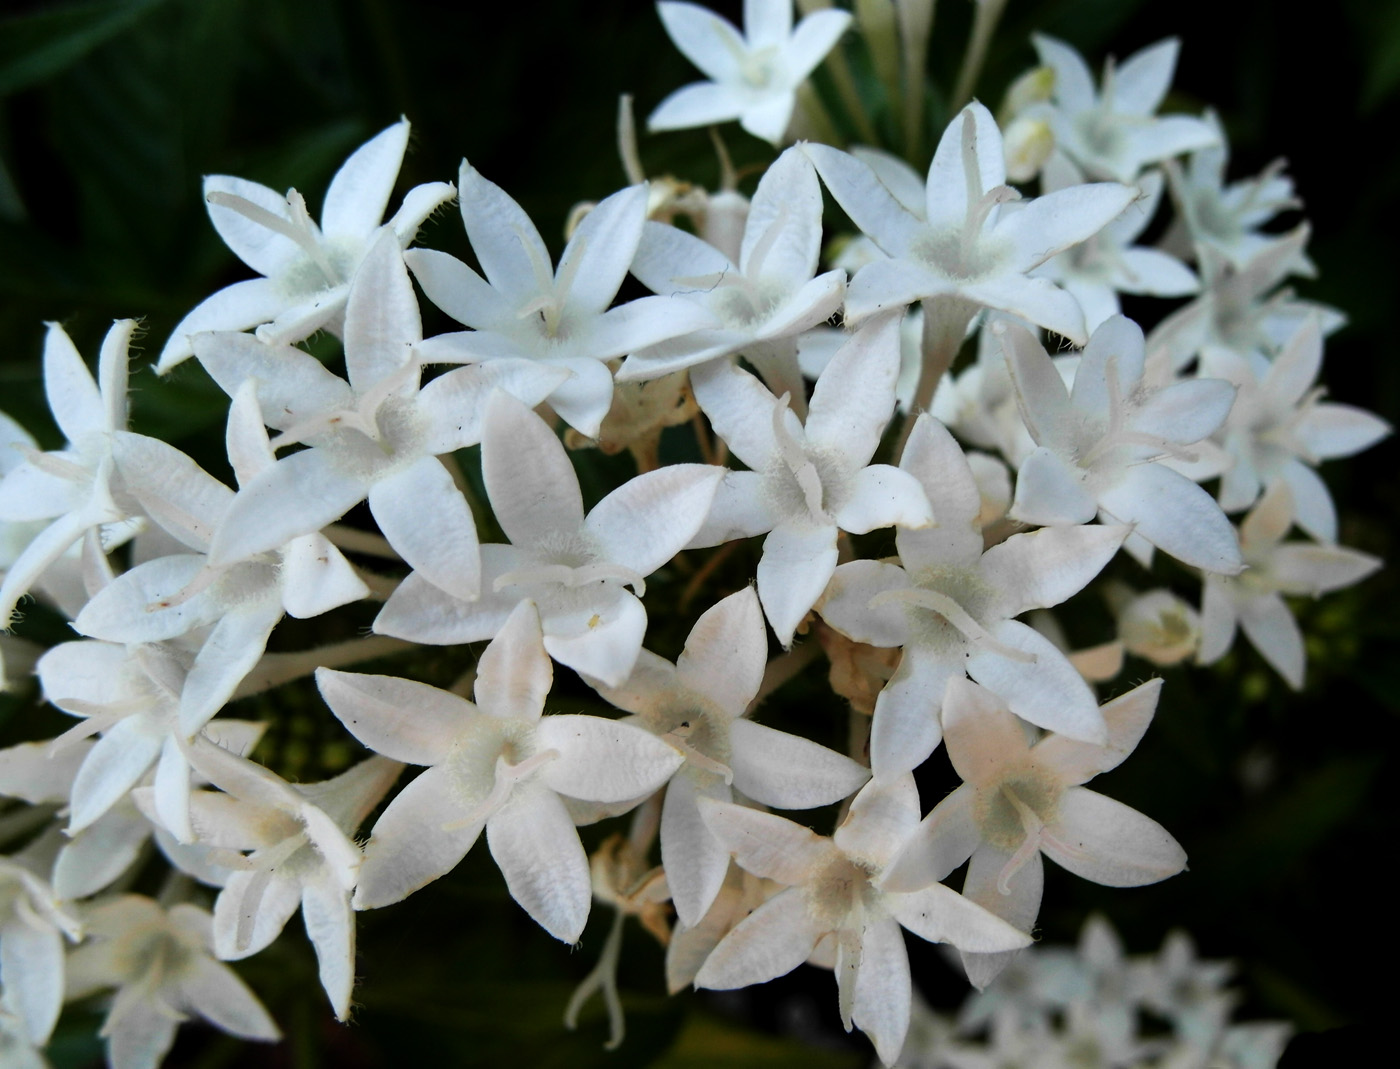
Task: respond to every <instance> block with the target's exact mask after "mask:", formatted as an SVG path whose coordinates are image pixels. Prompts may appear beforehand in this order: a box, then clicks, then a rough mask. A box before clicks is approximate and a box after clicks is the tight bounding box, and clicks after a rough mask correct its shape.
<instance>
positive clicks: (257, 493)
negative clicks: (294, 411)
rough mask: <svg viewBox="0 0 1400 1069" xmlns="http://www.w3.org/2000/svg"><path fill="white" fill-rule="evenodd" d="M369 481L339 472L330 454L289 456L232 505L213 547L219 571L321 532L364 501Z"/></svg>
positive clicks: (212, 556) (309, 452)
mask: <svg viewBox="0 0 1400 1069" xmlns="http://www.w3.org/2000/svg"><path fill="white" fill-rule="evenodd" d="M368 489H369V480H367V479H365V478H364V477H363V476H362V475H360V474H358V473H354V472H349V471H342V470H340V469H338V468H337V467H336V466H335V465H334V464H333V462H332V461H331V459H330V457H329V456H327V455H326V453H325V451H324V450H320V449H304V450H302V451H301V452H300V453H293V454H292V455H291V456H289V457H283V458H282V459H281V460H279V461H278V462H277V463H276V464H274V465H273V466H272V467H270V468H268V469H267V470H266V471H264V472H262V473H261V474H260V475H258V477H257V478H255V479H254V480H253V481H252V482H251V483H249V484H248V485H247V486H245V487H243V489H241V490H240V491H239V492H238V493H237V494H236V495H235V496H234V499H233V501H232V502H231V503H230V504H229V507H228V511H227V512H226V513H225V514H224V519H223V523H222V524H220V526H219V530H218V531H217V532H216V533H215V535H214V540H213V542H212V543H211V544H210V547H209V564H210V565H211V566H213V567H218V566H220V565H225V564H232V563H234V562H236V561H241V560H246V559H247V558H248V557H252V556H255V555H256V554H258V553H266V552H267V551H268V550H270V549H277V548H279V547H281V546H284V545H286V544H287V543H288V542H290V541H291V540H292V539H293V538H297V537H298V536H300V535H304V534H311V533H312V532H313V531H319V530H320V529H321V528H322V527H324V526H326V524H328V523H333V522H334V521H336V520H338V519H340V517H341V516H344V515H345V513H347V512H348V511H350V509H351V508H353V507H354V506H355V505H357V504H358V503H359V502H361V501H363V500H364V498H365V494H366V492H367V491H368Z"/></svg>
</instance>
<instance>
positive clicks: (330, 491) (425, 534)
mask: <svg viewBox="0 0 1400 1069" xmlns="http://www.w3.org/2000/svg"><path fill="white" fill-rule="evenodd" d="M422 337H423V332H422V323H421V320H420V318H419V312H418V301H417V298H416V297H415V296H414V294H413V284H412V282H410V281H409V277H408V271H407V270H406V269H405V268H404V263H403V257H402V253H401V251H400V249H399V247H398V244H397V242H396V241H395V240H394V237H393V234H392V233H391V232H389V231H387V230H386V231H384V232H383V233H382V234H381V236H380V237H379V239H378V240H376V242H375V243H374V245H373V247H372V248H371V249H370V250H369V252H368V253H367V254H366V255H365V258H364V262H363V263H362V264H361V265H360V269H359V271H358V272H357V273H356V275H355V281H354V284H353V285H352V286H351V289H350V296H349V299H348V301H347V303H346V307H345V364H346V371H347V373H348V377H349V381H348V382H346V381H345V380H343V379H340V378H339V377H337V376H336V375H334V374H332V373H331V372H330V371H327V370H326V369H325V368H324V367H323V366H322V365H321V363H320V362H319V361H318V360H316V359H315V358H314V357H312V356H310V355H309V354H307V353H305V352H302V351H301V350H299V349H295V348H292V347H291V346H284V347H282V348H280V349H278V348H276V347H269V346H265V345H263V344H262V343H261V342H259V341H257V340H256V339H255V338H252V337H250V336H248V335H243V334H207V335H200V337H199V338H198V339H196V343H195V349H196V353H197V354H198V356H199V359H200V362H201V363H202V364H203V365H204V366H205V368H206V369H207V370H208V371H209V372H210V374H211V375H212V376H213V377H214V379H215V381H217V382H218V383H219V384H220V385H221V386H222V387H223V388H224V389H225V390H226V391H227V392H228V393H229V394H230V395H233V394H235V393H236V392H237V391H238V389H239V387H241V386H242V384H243V382H244V381H245V380H246V379H247V378H250V377H251V378H255V379H257V398H258V403H259V405H260V406H261V409H262V418H263V420H264V421H266V423H267V424H268V425H269V426H272V427H274V428H277V429H278V430H281V431H282V432H283V433H282V434H281V435H280V436H279V437H278V438H277V439H275V440H274V441H273V443H272V445H273V446H274V447H281V446H284V445H290V444H292V443H295V442H304V443H306V444H307V445H308V446H310V448H307V449H303V450H302V451H300V452H297V453H293V454H292V455H290V456H287V457H283V458H282V459H281V460H278V461H277V462H276V463H275V464H263V465H259V470H257V471H256V472H252V471H250V472H249V473H248V474H249V478H247V480H246V481H241V485H240V488H239V492H238V495H237V496H236V497H235V498H234V500H233V501H232V503H231V504H230V505H229V506H228V507H227V509H226V510H225V512H224V514H223V516H222V518H221V519H220V522H219V524H218V528H217V530H216V531H215V532H214V535H213V538H212V539H211V540H210V544H209V565H210V567H213V568H218V567H222V566H225V565H229V564H232V563H235V562H238V561H243V560H246V559H248V558H250V557H253V556H256V555H258V554H261V553H266V552H268V551H269V550H273V549H278V548H280V547H282V546H284V545H286V544H287V543H288V542H291V541H292V540H293V539H295V538H298V537H300V536H302V535H306V534H310V533H312V532H315V531H319V530H320V529H321V528H322V527H324V526H326V525H327V524H329V523H331V522H333V521H334V520H337V519H339V518H340V517H341V516H343V515H344V514H345V513H346V512H347V511H348V510H349V509H350V508H352V507H353V506H354V505H356V504H358V503H359V502H361V501H365V500H368V502H369V508H370V512H371V513H372V514H373V515H374V518H375V521H376V522H377V523H378V524H379V528H380V530H381V532H383V534H384V537H385V538H386V539H387V540H388V542H389V544H390V545H391V546H392V547H393V548H394V549H395V550H396V551H397V552H398V553H399V554H400V555H401V556H402V557H403V558H404V560H406V561H407V562H408V563H409V564H410V565H412V566H413V567H414V568H415V569H416V570H417V571H418V572H419V574H421V575H423V576H424V577H425V578H428V579H430V580H431V581H432V582H434V583H436V584H439V585H441V586H443V587H445V588H446V589H448V590H450V591H451V592H452V593H454V594H455V595H457V596H459V597H463V598H473V597H475V596H476V595H477V592H478V590H479V584H480V579H479V577H480V558H479V554H478V550H477V539H476V524H475V521H474V520H473V519H472V514H471V509H470V508H469V507H468V506H467V502H466V499H465V498H464V497H463V496H462V493H461V491H460V490H458V489H457V486H456V484H455V483H454V482H453V479H452V473H451V472H450V471H449V470H448V469H447V467H446V466H445V465H444V464H443V462H442V461H440V460H438V459H437V457H438V456H439V455H441V454H443V453H450V452H452V451H453V450H456V449H460V448H463V447H464V446H468V445H473V444H475V443H476V442H477V441H479V440H480V433H481V430H480V429H481V421H480V411H481V409H482V406H483V405H484V403H485V400H486V398H487V397H488V396H489V395H490V393H491V391H492V390H493V389H495V388H497V387H500V388H503V389H507V390H512V391H516V392H518V393H520V394H521V396H523V397H525V398H526V399H527V400H528V401H529V402H530V403H531V404H534V403H537V402H538V401H539V400H540V399H541V398H542V397H543V396H544V395H545V394H546V393H548V392H549V390H550V389H552V388H554V387H555V386H556V385H558V383H559V381H560V380H561V379H562V378H563V377H565V373H564V372H562V371H557V370H552V369H546V368H536V367H533V366H531V365H529V364H527V363H525V362H523V361H505V362H502V363H500V364H499V365H498V366H496V367H494V368H490V369H479V368H461V369H458V370H456V371H453V372H449V373H448V374H446V375H442V376H440V377H439V378H437V379H434V380H433V381H432V382H431V383H429V384H428V385H427V386H426V387H424V388H423V389H422V390H420V389H419V388H418V382H419V378H420V375H421V371H422V365H421V362H420V359H419V354H418V353H416V352H415V350H414V347H415V346H416V345H417V343H418V342H420V341H421V340H422Z"/></svg>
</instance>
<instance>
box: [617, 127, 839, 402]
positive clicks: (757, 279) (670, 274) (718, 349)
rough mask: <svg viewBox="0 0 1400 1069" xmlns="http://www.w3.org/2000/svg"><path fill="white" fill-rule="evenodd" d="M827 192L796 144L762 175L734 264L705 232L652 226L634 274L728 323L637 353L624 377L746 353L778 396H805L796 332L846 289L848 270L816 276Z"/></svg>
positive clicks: (834, 306) (835, 305)
mask: <svg viewBox="0 0 1400 1069" xmlns="http://www.w3.org/2000/svg"><path fill="white" fill-rule="evenodd" d="M821 219H822V192H821V185H820V183H819V182H818V181H817V175H816V172H815V171H814V170H813V169H812V164H811V161H809V160H808V159H807V157H806V156H805V155H803V153H802V150H801V149H799V148H790V149H788V150H787V151H786V152H784V153H783V154H782V155H781V156H779V157H778V159H777V160H776V161H775V162H774V163H773V165H772V166H771V167H769V168H768V170H767V172H765V173H764V175H763V178H762V180H760V182H759V183H758V190H757V192H755V194H754V198H753V203H752V204H751V205H750V207H749V211H748V216H747V220H746V223H745V227H744V233H743V241H742V244H741V247H740V250H739V256H738V259H737V265H736V262H731V260H730V259H729V257H727V256H726V255H725V254H724V253H722V252H721V251H720V250H718V249H717V248H715V247H714V246H713V245H710V244H709V243H708V242H705V241H702V240H701V239H700V238H698V237H695V236H693V235H691V234H687V233H686V232H685V231H683V230H678V229H677V228H675V227H673V226H667V225H664V224H662V223H648V224H647V225H646V227H645V228H644V229H643V231H642V240H641V244H640V245H639V246H638V248H637V255H636V258H635V259H634V260H633V261H632V273H633V274H634V275H636V276H637V277H638V278H639V279H641V280H642V282H644V283H645V284H646V285H647V287H648V288H650V289H652V290H654V291H655V292H656V293H659V294H664V295H673V296H677V297H680V298H682V299H684V300H686V301H690V302H694V303H696V304H699V305H700V306H702V307H703V308H705V309H706V310H707V311H709V312H710V313H712V314H713V315H714V317H715V318H716V319H717V320H718V321H719V323H720V324H721V325H720V326H717V327H713V328H711V329H709V330H701V331H697V332H695V333H693V334H688V335H682V336H681V337H678V338H676V339H674V340H672V341H668V342H662V343H660V344H658V345H653V346H649V347H647V348H645V349H641V350H638V351H636V352H634V353H632V354H631V355H630V356H628V358H627V359H626V360H625V361H624V362H623V364H622V367H621V368H620V369H619V370H618V374H617V378H618V381H619V382H621V381H623V380H625V379H639V378H654V377H655V376H658V375H664V374H666V373H667V372H670V371H675V370H678V369H680V368H685V367H692V366H694V365H696V364H702V363H705V362H706V361H708V360H714V359H716V358H717V357H721V356H726V355H728V354H729V353H735V352H741V351H742V352H743V354H744V357H745V358H746V359H747V360H748V361H749V362H750V363H751V364H753V365H754V366H755V367H757V368H758V370H759V372H760V373H761V374H762V375H763V377H764V380H765V381H766V382H767V383H768V385H769V387H770V388H771V389H772V390H773V392H774V393H783V392H785V391H786V392H788V393H790V394H791V395H792V396H793V398H799V397H800V398H803V399H804V400H805V392H804V388H803V384H802V376H801V373H800V370H799V368H798V364H797V343H796V338H797V336H798V335H800V334H802V333H803V332H804V331H806V330H808V329H809V328H811V327H813V326H815V325H816V324H818V323H821V322H824V321H825V320H827V319H829V318H830V317H831V316H832V315H833V314H834V313H835V312H836V311H837V310H838V309H839V308H840V307H841V301H842V298H843V297H844V296H845V292H846V278H845V272H843V271H839V270H837V271H827V272H826V273H824V274H822V275H818V276H817V277H815V278H813V277H812V276H813V275H814V274H815V272H816V269H817V264H818V261H819V258H820V255H821V239H822V224H821Z"/></svg>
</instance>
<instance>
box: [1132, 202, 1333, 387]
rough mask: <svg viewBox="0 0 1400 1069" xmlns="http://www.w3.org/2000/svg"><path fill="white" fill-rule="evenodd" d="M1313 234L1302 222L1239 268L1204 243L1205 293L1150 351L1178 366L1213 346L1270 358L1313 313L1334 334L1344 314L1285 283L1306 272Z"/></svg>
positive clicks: (1158, 335) (1162, 329)
mask: <svg viewBox="0 0 1400 1069" xmlns="http://www.w3.org/2000/svg"><path fill="white" fill-rule="evenodd" d="M1310 235H1311V230H1310V228H1309V227H1308V224H1307V223H1300V224H1299V225H1298V226H1296V227H1294V228H1293V229H1292V230H1290V231H1289V232H1288V233H1287V234H1284V235H1281V236H1280V239H1279V240H1278V241H1277V242H1275V243H1273V244H1270V245H1268V246H1266V247H1264V248H1262V249H1259V250H1258V251H1257V252H1255V254H1254V255H1253V257H1252V258H1251V259H1250V260H1249V261H1248V262H1246V263H1244V264H1242V265H1240V266H1238V267H1235V266H1232V265H1231V264H1229V263H1228V262H1227V261H1226V260H1225V259H1224V258H1223V257H1222V256H1221V255H1220V254H1219V253H1216V252H1214V251H1212V250H1211V249H1209V248H1208V247H1203V248H1202V249H1201V250H1200V252H1201V257H1200V264H1199V266H1200V271H1201V283H1202V285H1201V293H1200V295H1199V296H1198V297H1197V298H1196V299H1195V300H1193V301H1192V302H1191V303H1189V304H1187V305H1185V306H1183V307H1182V308H1179V309H1177V310H1176V311H1175V312H1173V313H1172V314H1171V315H1169V316H1167V317H1166V318H1165V319H1163V320H1162V321H1161V322H1160V323H1158V324H1157V326H1156V327H1154V328H1153V330H1152V334H1151V336H1150V337H1149V338H1148V350H1149V351H1151V352H1153V353H1160V356H1159V357H1158V359H1159V360H1160V361H1162V362H1165V363H1166V364H1168V365H1169V368H1170V369H1171V370H1178V371H1179V370H1180V369H1182V368H1184V367H1186V366H1187V365H1188V364H1189V363H1190V362H1191V361H1192V360H1193V359H1194V358H1195V357H1196V356H1198V355H1199V354H1200V353H1201V352H1203V351H1204V350H1205V349H1206V348H1207V347H1208V346H1218V347H1220V348H1224V349H1230V350H1233V351H1234V352H1236V353H1238V354H1240V355H1241V356H1244V357H1247V358H1248V359H1250V360H1257V359H1259V358H1267V357H1268V356H1269V355H1270V354H1273V353H1276V352H1277V351H1278V350H1279V349H1280V348H1281V347H1282V346H1284V345H1285V344H1286V343H1287V342H1288V339H1289V338H1291V337H1292V336H1293V334H1294V333H1295V332H1296V331H1297V330H1298V328H1299V327H1300V326H1301V325H1302V324H1303V323H1304V322H1306V321H1307V320H1308V319H1309V318H1312V317H1316V318H1317V319H1318V320H1319V322H1320V324H1321V329H1322V335H1323V337H1326V336H1327V335H1329V334H1331V333H1332V332H1333V331H1335V330H1336V329H1337V328H1338V327H1340V326H1341V325H1342V324H1343V323H1345V322H1346V317H1345V316H1344V315H1342V314H1341V313H1340V312H1338V311H1337V310H1336V309H1335V308H1329V307H1328V306H1327V305H1324V304H1318V303H1317V302H1316V301H1306V300H1300V299H1298V298H1297V297H1295V296H1294V294H1293V291H1292V290H1291V289H1289V288H1287V287H1282V288H1280V284H1281V283H1282V282H1283V281H1284V279H1286V278H1288V277H1289V276H1290V275H1294V274H1300V273H1303V270H1302V269H1303V265H1304V264H1305V263H1306V260H1305V258H1304V259H1300V258H1302V256H1303V249H1304V248H1305V247H1306V246H1307V243H1308V238H1309V236H1310Z"/></svg>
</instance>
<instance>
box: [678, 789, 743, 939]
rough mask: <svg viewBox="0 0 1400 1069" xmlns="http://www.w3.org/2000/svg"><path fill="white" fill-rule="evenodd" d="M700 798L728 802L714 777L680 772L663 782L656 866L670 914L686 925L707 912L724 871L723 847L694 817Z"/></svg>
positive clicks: (726, 856) (697, 815) (726, 864)
mask: <svg viewBox="0 0 1400 1069" xmlns="http://www.w3.org/2000/svg"><path fill="white" fill-rule="evenodd" d="M701 797H707V798H713V799H715V800H716V801H720V802H728V801H729V799H730V792H729V788H728V787H726V786H724V783H723V781H721V780H720V779H719V778H718V777H716V776H708V775H706V776H700V775H694V774H689V773H688V772H686V771H682V772H679V773H677V774H676V775H675V776H672V777H671V781H670V783H668V784H667V785H666V798H665V801H664V802H663V803H662V807H661V864H662V865H663V866H664V867H665V869H666V884H667V886H668V887H670V889H671V902H672V904H673V905H674V906H675V907H676V916H677V917H679V918H680V922H681V924H683V925H685V926H686V927H688V928H694V927H695V926H696V925H697V924H699V923H700V922H701V921H702V920H703V919H704V916H705V914H706V913H707V912H709V909H710V906H711V905H712V904H713V903H714V900H715V896H716V895H717V894H719V889H720V887H721V886H722V885H723V884H724V876H725V873H726V872H728V870H729V851H728V850H726V849H725V848H724V845H723V844H722V843H720V841H719V840H718V839H716V838H715V837H714V836H713V835H711V834H710V830H709V828H707V827H706V826H705V822H704V820H703V819H702V818H701V816H700V810H699V808H698V805H697V802H698V799H699V798H701Z"/></svg>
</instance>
